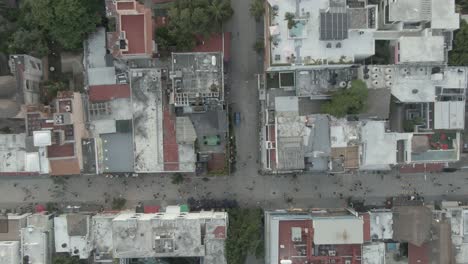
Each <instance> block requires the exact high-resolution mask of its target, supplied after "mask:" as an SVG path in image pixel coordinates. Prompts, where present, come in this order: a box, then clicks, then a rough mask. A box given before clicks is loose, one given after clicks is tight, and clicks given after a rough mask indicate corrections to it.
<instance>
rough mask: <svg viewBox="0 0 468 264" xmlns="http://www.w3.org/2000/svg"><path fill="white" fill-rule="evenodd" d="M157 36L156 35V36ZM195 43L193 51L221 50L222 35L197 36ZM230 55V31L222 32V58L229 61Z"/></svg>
mask: <svg viewBox="0 0 468 264" xmlns="http://www.w3.org/2000/svg"><path fill="white" fill-rule="evenodd" d="M156 37H157V36H156ZM197 42H199V43H200V45H197V46H196V47H195V48H194V49H193V51H194V52H218V51H223V37H222V35H221V34H213V35H211V37H209V38H203V36H197ZM230 57H231V32H225V33H224V60H225V61H229V59H230Z"/></svg>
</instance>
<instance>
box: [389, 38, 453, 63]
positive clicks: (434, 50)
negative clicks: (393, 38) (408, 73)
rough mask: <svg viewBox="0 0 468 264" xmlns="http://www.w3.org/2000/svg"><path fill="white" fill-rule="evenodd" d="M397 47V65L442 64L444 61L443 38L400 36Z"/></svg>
mask: <svg viewBox="0 0 468 264" xmlns="http://www.w3.org/2000/svg"><path fill="white" fill-rule="evenodd" d="M398 45H399V53H398V58H397V62H398V63H418V62H426V63H427V62H432V63H443V62H444V61H445V49H444V47H445V38H444V36H432V35H429V36H414V37H405V36H402V37H401V38H400V39H399V40H398Z"/></svg>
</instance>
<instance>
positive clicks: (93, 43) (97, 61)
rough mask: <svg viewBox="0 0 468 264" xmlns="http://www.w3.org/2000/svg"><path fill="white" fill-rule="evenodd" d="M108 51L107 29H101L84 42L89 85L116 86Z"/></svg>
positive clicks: (113, 69)
mask: <svg viewBox="0 0 468 264" xmlns="http://www.w3.org/2000/svg"><path fill="white" fill-rule="evenodd" d="M109 57H111V55H110V54H108V53H107V50H106V29H105V28H103V27H99V28H98V29H97V31H96V32H94V33H92V34H91V35H89V37H88V39H87V40H86V41H85V42H84V59H83V63H84V66H85V69H86V77H87V84H88V85H108V84H115V83H116V77H115V68H114V66H113V60H112V59H111V58H109Z"/></svg>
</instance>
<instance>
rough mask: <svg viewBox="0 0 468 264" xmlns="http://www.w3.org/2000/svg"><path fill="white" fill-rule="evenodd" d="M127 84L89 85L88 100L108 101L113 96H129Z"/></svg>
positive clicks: (113, 97)
mask: <svg viewBox="0 0 468 264" xmlns="http://www.w3.org/2000/svg"><path fill="white" fill-rule="evenodd" d="M129 97H130V86H129V85H128V84H112V85H95V86H90V87H89V100H90V101H109V100H112V99H115V98H129Z"/></svg>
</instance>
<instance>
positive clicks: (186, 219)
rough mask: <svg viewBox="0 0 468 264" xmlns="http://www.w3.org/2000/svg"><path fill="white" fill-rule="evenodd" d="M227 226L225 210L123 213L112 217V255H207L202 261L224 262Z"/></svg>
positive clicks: (131, 256)
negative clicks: (223, 211)
mask: <svg viewBox="0 0 468 264" xmlns="http://www.w3.org/2000/svg"><path fill="white" fill-rule="evenodd" d="M226 227H227V214H226V213H214V212H200V213H157V214H134V213H122V214H120V215H118V216H117V217H115V218H114V219H113V220H112V232H113V235H112V239H113V250H114V255H113V257H114V258H149V257H187V256H190V257H205V256H206V257H205V258H204V263H209V264H217V263H221V264H222V263H226V261H225V259H224V239H225V232H226ZM211 261H219V262H211Z"/></svg>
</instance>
